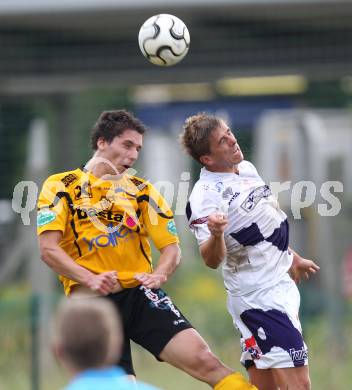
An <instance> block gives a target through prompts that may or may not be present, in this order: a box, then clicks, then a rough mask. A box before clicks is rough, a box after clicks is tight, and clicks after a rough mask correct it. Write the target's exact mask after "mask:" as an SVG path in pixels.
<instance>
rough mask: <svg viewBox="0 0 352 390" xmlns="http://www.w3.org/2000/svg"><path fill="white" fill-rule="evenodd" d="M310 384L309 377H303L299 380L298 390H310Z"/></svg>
mask: <svg viewBox="0 0 352 390" xmlns="http://www.w3.org/2000/svg"><path fill="white" fill-rule="evenodd" d="M310 387H311V384H310V378H309V376H305V377H304V378H301V379H300V381H299V389H300V390H310Z"/></svg>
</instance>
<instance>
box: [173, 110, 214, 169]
mask: <svg viewBox="0 0 352 390" xmlns="http://www.w3.org/2000/svg"><path fill="white" fill-rule="evenodd" d="M219 126H221V120H220V119H219V118H217V117H216V116H213V115H208V114H206V113H204V112H202V113H199V114H197V115H193V116H190V117H189V118H187V119H186V121H185V123H184V126H183V132H182V133H181V134H180V137H179V141H180V143H181V145H182V146H183V148H184V149H185V150H186V152H187V153H188V154H189V155H190V156H192V157H193V158H194V159H195V160H197V161H198V162H201V161H200V158H201V157H202V156H204V155H206V154H209V153H210V142H209V137H210V134H211V132H212V131H213V130H215V129H216V128H218V127H219Z"/></svg>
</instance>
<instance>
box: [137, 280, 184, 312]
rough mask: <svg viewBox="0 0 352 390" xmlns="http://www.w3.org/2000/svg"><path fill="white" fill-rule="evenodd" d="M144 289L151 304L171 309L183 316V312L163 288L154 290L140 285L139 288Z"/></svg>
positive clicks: (162, 308) (159, 307) (161, 308)
mask: <svg viewBox="0 0 352 390" xmlns="http://www.w3.org/2000/svg"><path fill="white" fill-rule="evenodd" d="M139 289H140V290H141V291H143V293H144V295H145V296H146V297H147V298H148V299H149V302H150V305H151V306H152V307H155V308H157V309H160V310H171V311H172V312H173V313H174V314H175V315H176V316H177V317H179V318H180V317H181V313H180V312H179V311H178V310H177V309H176V307H175V305H174V304H173V303H172V300H171V299H170V297H168V296H167V295H166V293H165V292H164V291H163V290H154V291H156V292H154V291H152V290H151V289H150V288H147V287H144V286H140V288H139Z"/></svg>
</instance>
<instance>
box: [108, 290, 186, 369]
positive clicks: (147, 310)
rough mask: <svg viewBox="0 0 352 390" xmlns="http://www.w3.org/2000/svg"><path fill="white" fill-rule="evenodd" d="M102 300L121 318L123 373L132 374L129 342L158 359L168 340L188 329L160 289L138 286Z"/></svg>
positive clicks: (120, 364)
mask: <svg viewBox="0 0 352 390" xmlns="http://www.w3.org/2000/svg"><path fill="white" fill-rule="evenodd" d="M106 298H108V299H109V300H111V301H112V302H113V303H114V305H115V306H116V307H117V309H118V311H119V313H120V316H121V317H122V323H123V330H124V345H123V350H122V356H121V359H120V362H119V363H118V364H119V366H120V367H122V368H123V369H124V370H125V371H126V373H127V374H130V375H135V372H134V368H133V363H132V355H131V345H130V340H133V341H134V342H135V343H137V344H139V345H141V346H142V347H143V348H145V349H146V350H148V351H149V352H150V353H152V354H153V355H154V356H155V357H156V359H158V360H160V358H159V355H160V353H161V351H162V350H163V349H164V347H165V346H166V344H167V343H168V342H169V341H170V340H171V339H172V337H173V336H174V335H175V334H177V333H179V332H181V331H182V330H184V329H188V328H192V325H191V324H190V322H189V321H188V320H187V319H186V318H185V317H184V316H183V314H182V313H181V312H180V310H179V309H178V308H177V307H176V306H175V305H174V304H173V302H172V301H171V299H170V298H169V297H168V296H167V294H166V293H165V291H163V290H162V289H149V288H146V287H144V286H138V287H134V288H128V289H125V290H123V291H121V292H118V293H116V294H110V295H107V296H106Z"/></svg>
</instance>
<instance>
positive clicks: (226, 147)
mask: <svg viewBox="0 0 352 390" xmlns="http://www.w3.org/2000/svg"><path fill="white" fill-rule="evenodd" d="M209 142H210V154H209V155H207V156H205V157H206V159H205V161H204V163H205V165H206V166H207V168H208V169H210V170H212V171H215V172H234V170H235V168H236V166H237V164H239V163H240V162H241V161H242V160H243V154H242V151H241V148H240V146H239V145H238V143H237V139H236V137H235V136H234V134H233V133H232V131H231V129H230V128H229V127H228V126H227V124H226V123H225V122H224V121H221V125H220V126H219V127H218V128H216V129H215V130H213V131H212V133H211V135H210V139H209Z"/></svg>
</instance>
